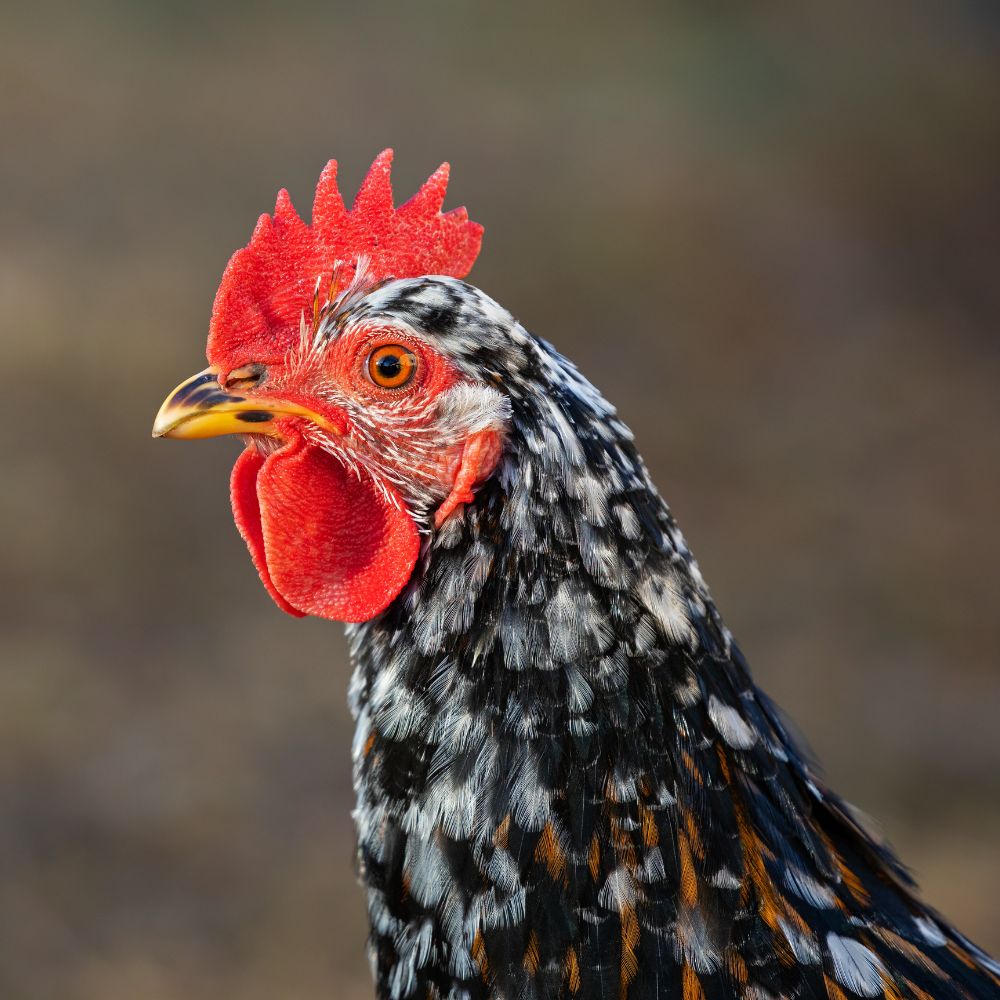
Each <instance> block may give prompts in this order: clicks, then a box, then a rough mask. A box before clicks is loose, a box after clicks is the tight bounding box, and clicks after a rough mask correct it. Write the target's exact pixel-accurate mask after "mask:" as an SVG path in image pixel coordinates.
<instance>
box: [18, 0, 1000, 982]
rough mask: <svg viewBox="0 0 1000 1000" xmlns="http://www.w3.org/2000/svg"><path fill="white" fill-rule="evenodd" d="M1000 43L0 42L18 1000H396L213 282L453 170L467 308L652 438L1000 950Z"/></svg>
mask: <svg viewBox="0 0 1000 1000" xmlns="http://www.w3.org/2000/svg"><path fill="white" fill-rule="evenodd" d="M998 10H1000V8H998V7H997V6H996V4H995V3H992V2H986V0H984V2H981V3H971V2H960V0H953V2H945V0H942V2H940V3H930V2H925V0H885V2H883V3H880V4H861V3H851V2H848V3H844V4H819V3H816V4H813V3H804V2H794V3H793V2H787V3H780V2H755V3H746V2H743V3H729V4H727V3H716V2H706V3H690V4H671V5H667V4H662V3H660V4H654V3H649V4H624V5H619V6H617V7H616V6H614V5H611V4H601V5H594V6H593V7H589V6H587V5H585V4H581V3H574V4H541V3H536V4H533V5H531V4H525V5H520V4H517V3H504V4H485V3H484V4H478V3H465V4H459V3H454V4H450V3H444V2H421V3H410V4H398V5H386V4H378V3H372V4H352V5H350V6H347V5H339V4H336V3H324V4H315V5H308V4H298V3H291V4H286V5H281V6H278V5H273V6H268V5H266V4H263V3H260V4H244V5H237V4H235V3H234V4H214V5H211V6H207V5H205V6H203V5H200V4H195V3H192V2H186V3H172V4H163V5H146V4H125V3H121V4H110V3H96V4H88V5H81V4H70V3H68V2H67V3H65V4H62V5H59V4H55V5H51V4H39V5H32V7H31V8H30V10H29V9H28V7H27V5H23V6H22V7H18V6H16V5H9V4H8V5H5V6H4V8H3V12H2V14H0V135H2V151H0V184H2V192H3V201H2V212H0V336H2V355H0V358H2V365H3V368H2V372H3V377H2V389H0V410H2V414H0V421H2V424H0V426H2V427H3V434H2V436H0V450H2V455H0V462H2V464H0V468H2V486H0V526H2V532H3V537H2V543H0V594H2V600H0V996H3V997H4V998H8V997H9V998H13V1000H22V998H27V1000H36V998H37V1000H49V998H52V1000H84V998H87V1000H90V998H95V1000H96V998H100V1000H119V998H121V1000H126V998H127V1000H146V998H149V1000H168V998H169V1000H174V998H177V1000H179V998H184V1000H209V998H211V1000H216V998H219V997H226V998H241V1000H242V998H246V1000H273V998H275V997H281V998H292V1000H298V998H303V1000H310V998H320V997H337V998H347V1000H352V998H355V997H368V996H371V987H370V984H369V979H368V971H367V967H366V963H365V959H364V951H363V945H364V938H365V921H364V910H363V898H362V893H361V890H360V889H359V888H358V887H357V885H356V884H355V881H354V875H353V871H352V831H351V822H350V809H351V800H352V795H351V789H350V770H349V757H348V753H349V749H348V748H349V738H350V730H351V724H350V720H349V718H348V715H347V712H346V709H345V693H346V685H347V676H348V673H347V664H346V658H345V649H344V642H343V639H342V636H341V629H340V627H339V626H337V625H335V624H331V623H329V622H323V621H301V622H300V621H294V620H292V619H290V618H287V617H285V616H284V615H282V614H281V613H280V612H279V611H278V610H277V609H276V608H275V607H274V606H273V605H272V603H271V601H270V600H269V598H268V597H267V595H266V594H265V592H264V590H263V588H262V587H261V586H260V584H259V582H258V581H257V580H256V576H255V574H254V572H253V570H252V568H251V565H250V561H249V559H248V557H247V553H246V551H245V549H244V546H243V543H242V542H241V541H240V539H239V537H238V536H237V534H236V531H235V530H234V528H233V525H232V520H231V516H230V513H229V506H228V500H227V477H228V474H229V468H230V466H231V464H232V461H233V459H234V457H235V455H236V453H237V445H236V443H235V442H234V441H232V440H221V441H213V442H205V443H193V444H187V443H185V444H181V443H175V442H159V441H158V442H153V441H151V440H150V438H149V428H150V425H151V422H152V418H153V414H154V412H155V411H156V408H157V406H158V405H159V403H160V400H161V399H162V397H163V396H164V394H165V393H166V392H167V390H169V389H170V388H171V387H172V386H173V385H174V384H175V383H176V382H177V381H179V380H180V379H181V378H182V377H183V376H185V375H187V374H189V373H191V372H194V371H196V370H198V369H199V368H201V367H202V366H203V363H204V362H203V360H202V357H203V350H204V338H205V333H206V330H207V322H208V315H209V310H210V306H211V301H212V296H213V294H214V291H215V288H216V285H217V282H218V279H219V276H220V274H221V271H222V268H223V266H224V265H225V262H226V260H227V258H228V256H229V254H230V253H231V252H232V250H234V249H235V248H236V247H237V246H239V245H241V244H242V243H244V242H245V241H246V240H247V238H248V237H249V234H250V231H251V229H252V227H253V224H254V221H255V219H256V217H257V215H258V214H259V213H260V212H262V211H266V210H269V209H270V207H271V206H272V205H273V198H274V195H275V193H276V191H277V189H278V188H279V187H281V186H283V185H287V186H288V188H289V189H290V190H291V192H292V196H293V199H294V200H295V201H296V203H297V204H298V205H299V206H300V208H302V209H303V210H306V211H307V210H308V206H309V204H310V200H311V195H312V188H313V184H314V182H315V179H316V177H317V176H318V174H319V171H320V169H321V168H322V166H323V164H324V163H325V161H326V160H327V159H328V158H329V157H331V156H336V157H338V158H339V160H340V163H341V175H342V182H343V187H344V189H345V192H346V193H347V194H348V195H350V194H353V192H354V190H356V187H357V184H358V183H359V181H360V179H361V177H362V176H363V173H364V170H365V168H366V167H367V165H368V163H369V162H370V161H371V159H372V158H373V157H374V155H375V154H376V153H377V152H378V151H379V150H380V149H382V148H383V147H384V146H388V145H392V146H394V147H395V149H396V153H397V158H396V162H397V167H396V171H395V180H396V190H397V192H398V194H399V195H400V200H402V198H405V197H406V196H408V195H409V194H410V193H411V192H412V191H413V190H414V189H415V188H416V186H417V185H418V184H419V183H420V182H421V181H422V180H423V179H424V177H426V176H427V174H429V173H430V171H431V170H433V169H434V167H436V166H437V164H438V163H439V162H440V161H441V160H442V159H449V160H450V161H451V163H452V165H453V183H452V189H451V195H450V198H449V204H450V205H452V206H454V205H458V204H467V205H468V206H469V207H470V210H471V213H472V216H473V218H475V219H477V220H479V221H481V222H483V223H484V224H485V225H486V227H487V235H486V240H485V243H484V250H483V255H482V258H481V261H480V263H479V264H478V265H477V267H476V269H475V271H474V272H473V275H472V278H473V280H474V281H475V282H476V283H477V284H479V285H481V286H482V287H483V288H485V289H486V290H487V291H488V292H490V293H491V294H493V295H494V296H495V297H496V298H497V299H499V300H500V301H501V302H503V303H504V304H505V305H507V306H508V307H510V308H511V309H512V310H513V311H514V312H515V313H516V314H517V315H518V316H519V317H520V318H521V319H522V320H523V321H524V322H525V324H526V325H527V326H528V327H529V328H530V329H532V330H534V331H535V332H537V333H539V334H541V335H543V336H545V337H547V338H549V339H550V340H552V341H554V342H555V343H556V344H557V345H558V346H559V347H560V348H561V349H563V350H564V351H565V352H566V353H567V354H568V355H570V356H571V357H573V358H574V359H575V360H576V361H577V362H578V363H579V365H580V366H581V368H582V369H583V371H584V372H585V373H587V374H589V375H590V376H591V377H592V378H593V380H594V381H595V382H596V383H597V385H598V386H599V387H600V388H601V389H602V390H603V391H604V392H605V394H606V395H607V396H608V397H609V398H610V399H612V400H613V401H615V402H616V403H617V404H618V405H619V407H620V409H621V412H622V413H623V415H624V417H625V419H626V420H627V421H628V422H629V423H630V424H631V425H632V426H633V428H634V429H635V431H636V434H637V437H638V441H639V444H640V447H641V448H642V450H643V453H644V454H645V456H646V458H647V460H648V462H649V464H650V465H651V467H652V469H653V471H654V475H655V477H656V479H657V482H658V483H659V484H660V486H661V488H662V490H663V492H664V494H665V495H666V496H667V498H668V499H669V500H670V502H671V504H672V506H673V508H674V511H675V513H676V514H677V516H678V518H679V520H680V522H681V525H682V526H683V527H684V529H685V531H686V533H687V535H688V538H689V541H690V542H691V545H692V547H693V548H694V550H695V552H696V553H697V554H698V556H699V558H700V562H701V565H702V569H703V570H704V573H705V576H706V578H707V579H708V580H709V582H710V583H711V584H712V586H713V590H714V594H715V596H716V598H717V600H718V602H719V605H720V607H721V609H722V610H723V613H724V614H725V615H726V617H727V620H728V622H729V624H730V626H731V628H732V629H733V631H734V632H735V633H736V635H737V636H738V638H739V639H740V641H741V643H742V644H743V646H744V648H745V649H746V651H747V654H748V656H749V658H750V661H751V663H752V664H753V665H754V668H755V671H756V675H757V678H758V679H759V681H760V682H761V683H762V684H763V685H764V686H765V687H766V688H767V689H768V690H769V691H770V693H771V694H772V695H774V696H775V697H776V699H777V700H778V701H779V702H780V703H781V704H782V705H783V706H785V707H786V708H787V709H788V710H789V712H790V713H791V715H792V717H793V718H794V719H795V720H796V722H797V723H798V724H799V726H800V728H801V729H802V731H803V732H804V733H805V734H806V736H807V738H808V740H809V741H810V743H811V744H812V746H813V748H814V749H815V751H816V752H817V754H818V756H819V757H820V759H821V760H822V761H823V763H824V764H825V768H826V773H827V775H828V777H829V779H830V781H831V783H832V784H834V785H835V786H836V787H837V788H838V789H840V790H841V791H842V792H843V793H844V794H846V795H847V796H849V797H850V798H851V799H852V800H853V801H854V802H856V803H857V804H858V805H859V806H860V807H862V808H863V809H865V810H866V811H868V812H869V813H872V814H874V815H875V816H877V817H878V819H879V820H880V821H881V823H882V825H883V827H884V829H885V830H886V831H887V833H888V835H889V837H890V839H891V840H892V841H893V842H894V843H895V844H896V845H897V846H898V848H899V849H900V851H901V853H902V854H903V856H904V858H905V859H906V860H907V861H908V863H909V864H911V865H912V866H913V867H914V869H915V871H916V873H917V875H918V877H919V878H920V880H921V883H922V884H923V886H924V887H925V890H926V895H927V896H928V898H930V899H931V900H933V902H934V904H935V905H937V906H938V907H940V908H941V909H942V910H943V911H944V912H945V913H946V914H948V915H949V916H950V917H952V918H953V919H954V920H955V921H956V922H957V923H958V924H960V926H961V927H962V928H963V929H964V930H965V931H966V932H967V933H968V934H970V935H972V936H973V937H974V938H976V939H978V940H979V941H980V942H981V943H982V944H983V945H986V946H989V947H991V948H992V949H994V950H1000V730H998V724H997V718H998V705H1000V652H998V649H1000V613H998V597H1000V528H998V525H997V511H998V509H1000V463H998V457H1000V333H998V320H1000V279H998V274H1000V272H998V266H1000V181H998V178H1000V13H998Z"/></svg>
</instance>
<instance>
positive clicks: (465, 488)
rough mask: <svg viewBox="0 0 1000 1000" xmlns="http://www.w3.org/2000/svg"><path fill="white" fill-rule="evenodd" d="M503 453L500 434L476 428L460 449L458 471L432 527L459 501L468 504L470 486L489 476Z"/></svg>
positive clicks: (458, 504) (470, 501)
mask: <svg viewBox="0 0 1000 1000" xmlns="http://www.w3.org/2000/svg"><path fill="white" fill-rule="evenodd" d="M502 453H503V435H502V434H500V433H499V432H498V431H494V430H484V431H476V433H475V434H472V435H470V437H469V438H468V440H466V442H465V446H464V447H463V449H462V458H461V460H460V461H459V465H458V473H457V475H456V476H455V482H454V483H453V484H452V487H451V492H450V493H449V494H448V496H447V497H446V498H445V501H444V503H443V504H441V506H440V507H438V509H437V511H435V513H434V527H435V528H440V527H441V525H443V524H444V522H445V521H447V520H448V518H449V517H451V515H452V514H453V513H454V512H455V511H456V510H458V508H459V507H461V506H462V505H463V504H467V503H472V501H473V500H474V499H475V496H474V494H473V492H472V489H473V487H474V486H477V485H479V484H480V483H482V482H485V480H487V479H489V477H490V475H491V474H492V472H493V470H494V469H495V468H496V467H497V463H498V462H499V461H500V456H501V454H502Z"/></svg>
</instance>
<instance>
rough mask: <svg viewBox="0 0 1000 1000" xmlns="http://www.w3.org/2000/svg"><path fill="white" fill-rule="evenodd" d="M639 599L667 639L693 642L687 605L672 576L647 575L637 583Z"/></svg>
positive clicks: (692, 631)
mask: <svg viewBox="0 0 1000 1000" xmlns="http://www.w3.org/2000/svg"><path fill="white" fill-rule="evenodd" d="M639 599H640V600H641V601H642V603H643V604H644V605H645V606H646V607H647V608H648V609H649V611H650V612H651V613H652V615H653V617H654V618H655V619H656V620H657V622H659V624H660V628H662V629H663V631H664V633H665V634H666V636H667V638H668V639H672V640H673V641H674V642H684V643H693V641H694V630H693V629H692V628H691V622H690V621H689V620H688V614H687V606H686V605H685V603H684V601H683V599H682V598H681V594H680V591H679V590H678V587H677V582H676V581H675V580H674V579H673V578H672V577H663V576H649V577H647V578H646V579H645V580H643V581H642V583H641V584H640V585H639Z"/></svg>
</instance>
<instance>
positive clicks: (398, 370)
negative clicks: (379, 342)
mask: <svg viewBox="0 0 1000 1000" xmlns="http://www.w3.org/2000/svg"><path fill="white" fill-rule="evenodd" d="M416 369H417V359H416V357H415V356H414V355H413V354H412V353H411V352H410V351H408V350H407V349H406V348H405V347H401V346H400V345H399V344H389V345H387V346H385V347H377V348H376V349H375V350H374V351H372V353H371V354H370V355H369V356H368V377H369V378H370V379H371V381H372V382H374V383H375V385H377V386H381V387H382V388H383V389H401V388H402V387H403V386H404V385H406V384H407V383H408V382H409V381H410V380H411V379H412V378H413V373H414V372H415V371H416Z"/></svg>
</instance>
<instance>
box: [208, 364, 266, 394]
mask: <svg viewBox="0 0 1000 1000" xmlns="http://www.w3.org/2000/svg"><path fill="white" fill-rule="evenodd" d="M266 375H267V366H266V365H262V364H259V363H258V362H256V361H255V362H253V363H252V364H249V365H243V366H241V367H240V368H234V369H233V370H232V371H231V372H230V373H229V374H228V375H226V376H225V377H224V378H220V379H219V382H220V383H221V384H222V388H223V389H225V390H226V391H227V392H245V391H246V390H247V389H253V388H256V387H257V386H258V385H260V384H261V382H263V381H264V378H265V377H266Z"/></svg>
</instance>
